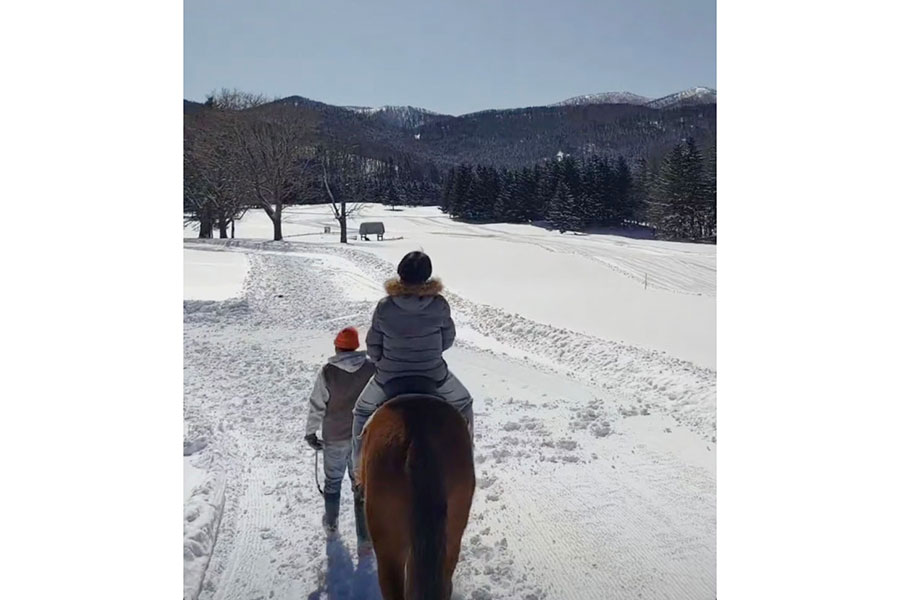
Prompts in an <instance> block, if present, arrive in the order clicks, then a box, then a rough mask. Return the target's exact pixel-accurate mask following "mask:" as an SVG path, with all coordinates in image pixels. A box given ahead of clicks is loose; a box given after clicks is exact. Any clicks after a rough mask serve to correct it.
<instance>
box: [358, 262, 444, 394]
mask: <svg viewBox="0 0 900 600" xmlns="http://www.w3.org/2000/svg"><path fill="white" fill-rule="evenodd" d="M384 289H385V291H386V292H387V294H388V295H387V297H386V298H382V299H381V300H380V301H379V302H378V306H376V307H375V314H374V315H372V327H371V328H370V329H369V333H368V335H366V351H367V352H368V354H369V356H370V357H371V358H372V360H373V361H374V362H375V381H376V382H377V383H379V384H381V385H384V384H385V383H387V382H388V381H390V380H392V379H396V378H397V377H409V376H419V377H427V378H429V379H432V380H434V381H436V382H438V383H440V382H442V381H444V380H445V379H446V378H447V374H448V372H447V363H445V362H444V358H443V353H444V350H446V349H448V348H449V347H450V346H452V345H453V340H454V339H456V327H455V326H454V325H453V319H451V318H450V305H449V304H448V303H447V300H446V299H445V298H444V297H443V296H441V291H443V289H444V288H443V285H441V282H440V280H438V279H431V280H429V281H427V282H426V283H423V284H421V285H409V284H405V283H403V282H401V281H400V280H399V279H396V278H395V279H389V280H388V281H387V282H385V284H384Z"/></svg>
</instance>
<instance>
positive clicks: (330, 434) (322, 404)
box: [306, 352, 375, 442]
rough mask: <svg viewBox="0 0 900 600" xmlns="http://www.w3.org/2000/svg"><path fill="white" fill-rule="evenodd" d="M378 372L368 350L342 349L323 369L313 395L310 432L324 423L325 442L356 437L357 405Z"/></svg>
mask: <svg viewBox="0 0 900 600" xmlns="http://www.w3.org/2000/svg"><path fill="white" fill-rule="evenodd" d="M374 373H375V366H374V365H373V364H372V361H370V360H368V359H367V358H366V353H365V352H338V353H337V354H335V355H334V356H332V357H331V358H329V359H328V363H327V364H326V365H325V366H324V367H322V368H321V369H319V374H318V375H317V376H316V383H315V384H314V385H313V391H312V394H310V396H309V415H308V416H307V417H306V434H307V435H309V434H310V433H315V432H316V430H318V429H319V425H321V426H322V441H324V442H340V441H345V440H349V439H351V438H352V437H353V434H352V426H353V414H352V413H353V405H354V404H356V399H357V398H358V397H359V394H360V392H362V390H363V388H364V387H365V386H366V384H367V383H369V380H370V379H371V378H372V375H373V374H374Z"/></svg>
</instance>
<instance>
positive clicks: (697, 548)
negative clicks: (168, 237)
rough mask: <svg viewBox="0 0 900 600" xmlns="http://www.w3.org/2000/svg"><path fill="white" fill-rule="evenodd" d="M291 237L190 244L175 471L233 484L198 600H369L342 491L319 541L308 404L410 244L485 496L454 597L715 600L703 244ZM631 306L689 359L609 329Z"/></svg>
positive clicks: (309, 222)
mask: <svg viewBox="0 0 900 600" xmlns="http://www.w3.org/2000/svg"><path fill="white" fill-rule="evenodd" d="M287 218H288V224H287V225H286V227H285V233H286V241H285V242H280V243H275V242H267V241H264V240H265V239H266V238H267V237H268V236H269V235H270V226H269V225H268V222H267V220H264V219H265V217H264V216H262V218H260V215H258V214H252V213H251V214H250V215H248V216H247V217H246V218H245V220H243V221H241V222H240V223H238V226H237V234H238V236H239V238H243V239H237V240H221V241H220V240H204V241H200V240H194V239H189V238H186V239H185V243H184V246H185V261H186V271H185V294H186V296H185V310H184V344H185V348H184V358H185V360H184V384H185V397H184V416H185V437H186V442H190V441H192V440H203V442H204V443H205V444H206V445H205V447H202V449H200V450H199V451H197V452H196V453H194V454H192V455H191V456H189V457H188V458H186V460H187V461H189V464H190V469H192V470H199V471H200V472H203V473H208V474H211V475H209V477H213V476H215V477H217V478H219V479H220V480H221V481H224V487H225V491H224V502H223V504H222V508H221V521H220V523H219V525H218V528H217V531H216V533H217V536H216V539H215V545H214V550H213V551H212V552H211V554H212V556H211V558H210V559H209V566H208V568H207V569H206V572H205V576H204V578H203V588H202V590H201V591H200V594H199V597H200V598H203V599H231V598H235V599H236V598H297V597H302V598H377V597H378V592H377V583H376V580H375V573H374V568H375V567H374V564H373V563H372V562H371V561H363V562H362V563H361V564H360V563H358V561H357V560H356V554H355V537H354V535H353V517H352V500H351V498H350V494H349V489H346V486H345V490H344V499H343V502H342V513H341V525H340V527H341V538H340V539H339V540H336V541H333V542H330V543H327V544H326V541H325V537H324V534H323V532H322V530H321V524H320V523H321V510H322V509H321V499H320V497H319V496H318V492H317V491H316V488H315V484H314V480H313V454H312V451H311V450H309V449H308V448H307V447H306V446H305V444H304V443H303V440H302V437H303V427H304V423H305V416H306V409H307V404H306V399H307V397H308V394H309V392H310V390H311V387H312V383H313V377H314V376H315V373H316V370H317V369H318V367H319V366H320V364H321V363H322V362H323V361H324V360H325V358H326V357H327V356H328V355H329V354H330V353H331V345H332V339H333V336H334V333H335V332H336V331H337V330H338V329H340V328H341V327H343V326H346V325H355V326H357V327H359V328H360V329H361V333H363V334H364V333H365V329H366V325H367V322H368V319H369V318H370V315H371V310H372V307H373V304H374V302H375V301H376V300H377V299H378V298H379V297H380V296H381V295H382V290H381V282H382V281H383V280H384V279H385V278H386V277H387V276H389V275H390V274H391V273H392V271H393V268H394V265H395V263H396V260H397V259H399V257H400V256H402V255H403V254H404V253H405V252H407V251H409V250H411V249H416V248H419V247H422V248H424V249H425V250H426V251H427V252H429V253H430V254H431V255H432V258H433V260H434V264H435V273H436V275H439V276H441V277H442V278H443V279H444V282H445V284H446V285H447V287H448V289H449V292H448V299H449V300H450V303H451V306H452V307H453V310H454V316H455V319H456V320H457V324H458V329H459V338H458V343H457V345H456V346H455V347H454V348H453V349H451V350H450V351H448V352H447V354H446V358H447V361H448V364H449V365H450V367H451V369H453V371H454V372H455V373H456V374H457V375H458V376H459V377H460V378H461V379H462V380H463V381H464V382H465V383H466V385H467V387H469V389H470V390H471V391H472V393H473V395H474V396H475V413H476V424H475V429H476V448H475V454H476V474H477V477H478V489H477V491H476V496H475V501H474V505H473V509H472V516H471V520H470V524H469V527H468V529H467V532H466V536H465V538H464V549H463V554H462V557H461V561H460V566H459V568H458V570H457V573H456V576H455V579H454V581H455V597H459V598H482V599H483V598H517V599H518V598H548V599H550V598H562V599H575V598H598V597H603V598H714V597H715V564H716V563H715V551H716V538H715V533H716V504H715V456H716V453H715V448H716V445H715V429H716V427H715V371H714V370H713V369H712V368H710V366H714V354H715V346H714V340H715V336H714V322H715V321H714V319H715V248H714V247H709V246H702V247H694V246H691V245H684V244H671V245H670V244H665V243H661V242H653V241H647V240H632V239H627V238H619V237H613V236H560V235H559V234H552V233H549V232H546V231H543V230H540V229H538V228H533V227H530V226H511V225H497V226H473V225H466V224H458V223H453V222H451V221H449V220H448V219H446V218H444V217H443V216H442V215H440V213H439V212H437V211H436V210H434V209H406V210H404V211H402V212H396V213H394V212H393V211H389V210H386V209H383V208H381V207H372V208H371V209H370V211H369V214H368V215H365V216H364V218H365V219H369V218H377V219H379V220H384V221H385V223H386V226H387V230H388V235H387V237H388V238H389V239H388V240H385V241H383V242H368V243H367V242H356V241H351V244H349V245H346V246H342V245H340V244H337V243H336V241H337V240H336V236H335V235H334V234H332V235H325V234H322V233H321V232H322V226H323V225H325V224H328V225H333V221H330V220H329V218H328V215H327V213H326V212H325V211H324V210H323V209H322V208H320V207H303V208H301V209H291V210H290V211H289V212H288V214H287ZM186 235H189V234H186ZM395 237H402V238H403V239H402V240H397V239H393V240H392V239H390V238H395ZM253 238H256V239H253ZM237 256H239V257H240V258H239V259H238V258H235V257H237ZM654 257H656V258H655V259H654ZM240 261H246V269H243V268H240V267H239V265H241V264H242V263H241V262H240ZM190 264H194V265H197V264H202V265H205V266H204V267H203V268H202V269H200V271H201V275H202V271H207V270H208V269H210V268H214V267H211V266H210V265H216V264H218V265H220V271H219V273H220V275H221V277H218V278H215V277H214V278H209V277H206V276H205V275H203V276H196V277H192V276H191V275H190V273H191V272H197V270H196V269H194V267H190V268H189V267H188V265H190ZM573 265H578V266H575V267H573ZM191 269H194V270H193V271H191ZM534 269H536V270H537V271H535V270H534ZM577 269H583V270H582V271H579V270H577ZM641 270H643V271H644V273H646V274H650V275H649V277H650V283H648V287H647V289H646V290H645V289H644V281H643V277H642V276H641V275H640V271H641ZM535 272H537V273H539V278H540V279H542V281H541V286H538V285H536V282H535V281H534V278H535ZM654 274H655V275H654ZM529 278H532V281H531V287H532V288H537V287H542V288H546V289H541V290H533V291H531V292H529V284H528V279H529ZM543 278H548V280H546V281H543ZM657 278H658V279H657ZM225 286H231V289H232V290H233V291H235V293H234V295H233V297H231V298H229V299H224V300H223V299H222V298H221V296H222V289H223V287H225ZM504 286H505V287H506V289H505V291H504V289H503V288H504ZM237 290H239V291H237ZM578 290H580V296H579V297H578V298H569V295H570V294H573V293H574V292H576V291H578ZM638 291H639V292H641V293H643V294H646V295H647V296H648V299H647V300H646V303H645V304H644V305H642V306H644V307H645V308H644V310H647V309H648V308H647V307H652V308H653V309H655V310H658V311H668V314H675V315H680V316H681V317H682V318H685V319H694V321H693V323H694V325H697V326H698V329H701V331H700V332H699V333H698V337H697V338H696V340H697V341H696V343H697V345H698V346H699V347H697V348H693V347H690V344H688V343H687V342H683V343H682V345H683V347H682V346H679V345H678V344H677V343H674V341H673V340H672V339H670V338H673V337H676V334H677V329H674V330H673V329H672V328H669V329H664V330H662V331H655V332H654V331H650V330H648V329H647V328H646V327H645V326H644V325H642V324H640V323H638V321H636V320H630V319H629V318H626V316H623V317H622V319H623V320H624V323H619V325H618V327H619V328H618V329H609V328H608V327H609V325H608V324H610V323H613V322H616V319H615V318H613V316H614V315H613V316H610V315H611V313H615V312H616V311H619V312H622V311H625V309H626V306H624V305H627V304H628V303H629V302H634V298H635V297H636V296H637V295H638ZM581 296H584V297H585V298H584V299H582V298H581ZM567 298H569V300H568V301H567V300H566V299H567ZM558 301H561V302H562V303H559V302H558ZM554 304H556V306H555V310H553V305H554ZM704 310H706V311H709V312H711V314H704ZM631 312H632V313H634V314H635V316H639V315H638V313H639V312H640V311H639V310H638V308H636V307H631ZM629 314H631V313H629ZM592 315H593V316H592ZM658 318H659V321H658V322H659V323H662V322H663V319H661V317H658ZM598 321H599V322H600V323H598ZM703 324H705V327H706V328H707V329H705V330H704V329H703V328H702V327H700V325H703ZM710 328H711V330H710ZM602 333H606V334H608V335H601V334H602ZM704 335H705V336H706V337H704ZM642 341H643V343H641V342H642ZM704 344H705V345H706V347H703V346H704ZM710 355H712V357H713V359H712V360H709V358H710ZM200 446H202V444H200ZM320 468H321V467H320ZM193 472H194V471H192V473H193ZM192 478H193V479H196V478H195V477H193V476H192ZM188 485H189V484H188V479H187V478H186V486H188ZM187 496H189V492H188V491H187V490H186V497H187Z"/></svg>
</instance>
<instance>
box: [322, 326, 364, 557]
mask: <svg viewBox="0 0 900 600" xmlns="http://www.w3.org/2000/svg"><path fill="white" fill-rule="evenodd" d="M358 348H359V334H358V333H357V331H356V329H354V328H353V327H347V328H345V329H342V330H341V331H340V333H338V335H337V337H336V338H335V340H334V351H335V354H334V356H332V357H331V358H329V359H328V362H327V363H326V364H325V365H324V366H323V367H322V368H321V369H319V373H318V375H317V376H316V382H315V384H314V385H313V391H312V394H311V395H310V397H309V414H308V416H307V418H306V437H305V440H306V442H307V443H308V444H309V445H310V446H311V447H312V448H314V449H315V450H316V451H319V450H322V451H323V454H324V457H325V465H324V466H325V489H324V493H323V496H324V498H325V514H324V516H323V518H322V524H323V525H324V527H325V530H326V531H327V532H328V533H329V534H333V533H335V532H336V531H337V526H338V514H339V512H340V502H341V483H342V481H343V479H344V472H345V471H347V470H348V467H349V466H350V460H351V452H352V441H351V434H352V426H351V423H352V421H353V415H352V410H353V405H354V403H355V402H356V399H357V398H358V397H359V394H360V393H361V392H362V390H363V388H364V387H365V385H366V383H367V382H368V381H369V380H370V379H371V378H372V376H373V375H374V373H375V366H374V364H373V363H372V361H370V360H368V359H367V358H366V353H365V352H360V351H358ZM320 427H321V429H322V439H321V440H320V439H319V438H318V437H317V436H316V431H317V430H318V429H319V428H320ZM349 470H350V482H351V484H353V492H354V509H355V516H356V533H357V537H358V538H359V541H360V542H361V543H367V542H368V537H369V536H368V532H367V530H366V521H365V515H364V514H363V502H362V496H361V493H360V490H359V487H358V486H357V485H356V474H355V472H354V471H353V469H352V468H351V469H349Z"/></svg>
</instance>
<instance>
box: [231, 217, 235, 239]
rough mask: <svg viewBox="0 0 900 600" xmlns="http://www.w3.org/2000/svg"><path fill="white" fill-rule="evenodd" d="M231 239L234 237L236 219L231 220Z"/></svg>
mask: <svg viewBox="0 0 900 600" xmlns="http://www.w3.org/2000/svg"><path fill="white" fill-rule="evenodd" d="M231 239H234V219H232V220H231Z"/></svg>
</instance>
